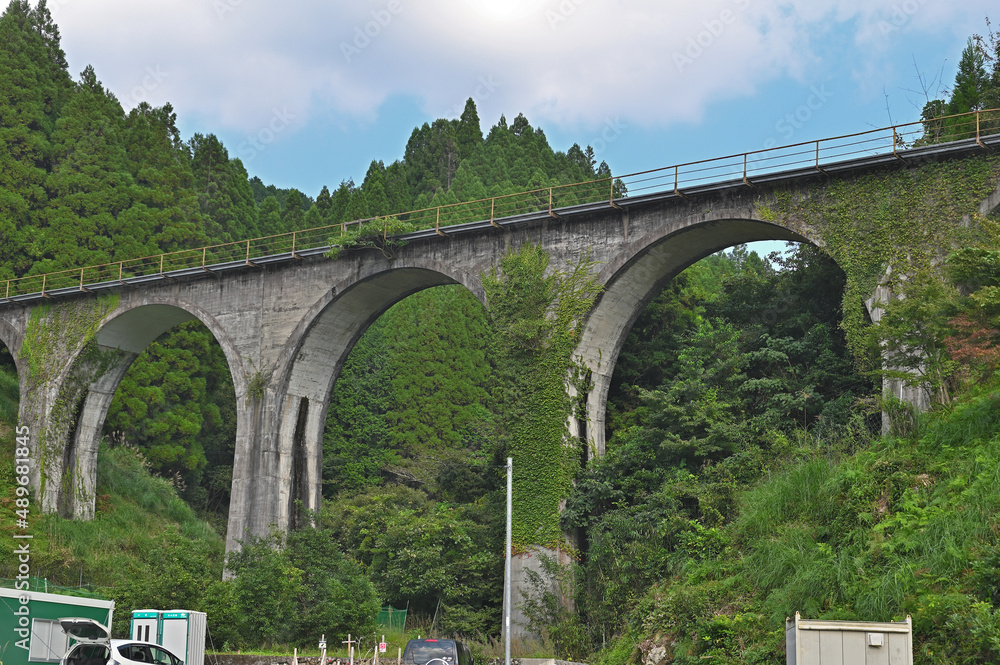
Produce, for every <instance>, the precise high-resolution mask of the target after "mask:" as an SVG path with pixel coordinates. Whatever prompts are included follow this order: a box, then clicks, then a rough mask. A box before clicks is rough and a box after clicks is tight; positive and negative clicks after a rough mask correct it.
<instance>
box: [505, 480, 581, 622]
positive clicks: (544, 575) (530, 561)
mask: <svg viewBox="0 0 1000 665" xmlns="http://www.w3.org/2000/svg"><path fill="white" fill-rule="evenodd" d="M514 473H517V471H516V470H515V471H514ZM570 564H572V558H571V557H570V556H569V555H568V554H566V553H565V552H560V551H559V550H550V549H548V548H544V547H533V548H531V549H529V550H528V551H527V552H523V553H521V554H515V555H514V556H513V557H512V558H511V562H510V578H511V598H510V604H511V611H510V623H511V634H512V635H515V636H518V637H525V636H531V635H533V633H532V632H531V631H530V630H529V628H528V617H527V615H525V613H524V603H525V601H526V600H537V599H538V595H539V594H544V593H553V594H555V595H556V596H557V597H558V598H559V600H560V602H562V603H563V604H564V605H566V606H567V607H572V606H573V596H572V588H570V587H569V586H568V585H564V584H560V580H559V571H560V570H562V571H567V570H569V566H570Z"/></svg>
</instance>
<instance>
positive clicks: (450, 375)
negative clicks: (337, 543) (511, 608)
mask: <svg viewBox="0 0 1000 665" xmlns="http://www.w3.org/2000/svg"><path fill="white" fill-rule="evenodd" d="M403 270H404V271H405V272H401V274H399V275H396V276H390V275H385V276H383V278H382V280H381V283H373V284H371V285H369V286H370V288H366V285H365V284H364V283H362V284H360V285H358V286H357V287H355V288H354V291H355V293H350V292H345V293H343V294H341V295H340V296H339V298H338V299H335V300H331V302H330V303H328V304H327V305H326V306H325V308H324V309H323V311H322V313H321V314H319V315H317V317H316V319H315V323H314V324H313V325H312V326H311V327H310V329H309V331H308V332H307V334H306V338H305V339H304V341H303V344H302V348H301V350H300V351H299V352H298V353H297V354H296V359H295V367H294V368H293V369H292V370H291V371H290V375H289V379H288V391H289V397H288V398H287V400H288V402H287V406H286V414H287V415H286V416H284V417H285V418H286V421H285V422H286V423H290V422H291V420H292V417H293V414H294V419H295V421H296V423H297V424H296V426H295V427H294V430H295V432H296V436H295V437H294V438H293V439H292V441H293V442H294V443H293V446H294V448H293V449H292V450H290V451H288V454H289V455H290V456H291V457H292V458H293V460H298V459H303V457H302V455H301V453H302V452H305V453H307V455H306V457H305V459H306V464H305V468H303V469H301V471H299V472H298V473H299V476H300V477H302V478H303V479H304V480H307V479H308V478H309V477H310V476H309V474H310V471H309V469H308V464H309V463H310V462H309V459H308V455H310V454H315V455H318V456H321V458H322V466H321V468H320V469H319V474H320V475H319V478H318V481H317V482H318V485H317V487H318V488H319V490H320V492H319V497H317V498H316V499H315V501H317V502H323V501H325V502H326V504H327V506H329V507H331V508H330V510H328V511H327V512H326V513H325V518H324V524H325V525H331V524H333V525H334V527H335V528H337V527H344V525H345V524H346V521H349V520H350V519H362V516H364V518H365V519H373V520H374V519H377V520H379V522H380V523H385V524H387V527H386V529H384V530H382V531H381V532H379V533H370V534H369V535H368V536H367V540H366V541H365V543H364V544H362V542H361V541H360V540H358V539H355V540H352V539H354V538H355V537H356V536H357V535H358V534H357V530H356V529H351V528H347V527H345V528H337V531H338V533H341V534H342V537H343V539H344V542H342V543H341V544H342V546H343V547H345V548H347V549H352V550H355V551H358V552H361V553H362V554H360V556H362V557H369V558H370V559H371V560H365V561H364V562H363V563H364V564H365V565H366V566H371V567H372V570H373V573H372V574H373V575H374V576H377V577H378V578H379V579H387V580H393V579H400V575H399V571H400V570H402V569H404V568H405V565H408V564H404V563H402V562H401V563H399V564H394V563H392V562H391V561H389V560H383V559H384V558H378V560H376V557H374V556H373V553H377V552H379V551H381V550H382V548H386V547H388V543H389V542H390V541H393V542H400V540H399V539H403V540H404V541H412V542H413V543H414V544H415V546H417V545H416V543H418V542H419V543H423V544H422V545H419V546H420V547H424V546H429V547H434V546H436V545H437V541H438V540H439V539H441V538H443V539H444V540H447V541H448V542H451V543H452V544H451V545H449V546H448V548H447V551H442V552H441V553H440V556H439V557H437V559H439V560H437V559H436V560H435V561H434V562H433V563H431V562H423V563H421V564H419V565H429V566H440V567H441V568H442V569H447V570H448V571H450V572H449V574H453V575H457V576H467V577H468V578H469V579H478V580H480V582H481V583H477V584H475V585H472V586H473V587H475V589H476V592H475V593H479V592H480V591H481V592H482V594H483V595H482V597H479V596H476V597H474V598H467V597H462V598H457V597H456V598H454V599H449V598H448V597H447V596H446V597H445V604H446V605H450V604H453V603H454V604H457V605H462V606H464V607H463V609H462V610H461V611H457V612H456V614H455V615H454V616H455V617H459V618H460V619H456V620H461V621H466V622H468V621H472V622H473V623H472V624H466V625H482V626H484V627H485V626H487V625H488V620H489V619H490V618H491V617H493V616H494V614H495V612H496V606H495V603H494V602H492V601H493V597H495V588H496V586H498V585H499V580H494V579H493V574H494V573H495V572H497V571H494V570H493V567H488V568H489V569H488V570H483V566H481V565H480V564H478V563H477V557H476V553H477V552H479V551H480V549H481V548H482V547H483V543H484V541H485V540H486V539H487V538H488V537H489V534H490V533H491V530H490V528H489V526H488V524H487V518H486V515H485V513H484V511H482V510H481V508H476V507H475V504H474V499H476V498H481V497H482V496H483V495H485V494H486V492H487V490H488V489H489V488H491V487H492V485H491V479H490V477H489V476H490V474H489V470H488V467H489V464H490V462H491V461H492V458H491V455H492V452H493V451H492V449H491V447H490V446H491V445H492V443H493V442H492V439H491V438H490V436H489V434H488V433H487V432H486V431H485V430H486V428H487V427H488V424H487V420H488V417H487V415H486V409H487V406H488V405H487V402H488V399H489V375H490V364H489V361H488V358H487V347H488V345H489V336H488V334H487V333H486V330H485V326H486V313H485V309H484V307H483V305H482V303H481V302H480V301H479V299H478V298H477V296H476V295H475V293H474V292H473V291H472V290H470V289H469V288H467V287H466V285H464V284H460V283H456V282H455V280H452V279H450V278H448V277H447V276H445V275H442V274H440V273H435V272H433V271H427V270H419V271H418V270H413V269H403ZM362 304H363V305H364V306H365V307H364V308H362V306H361V305H362ZM306 370H309V372H310V374H307V373H306ZM316 413H319V414H320V415H321V417H320V418H318V419H314V414H316ZM304 414H308V415H304ZM285 427H287V431H291V430H292V427H291V426H290V425H286V426H285ZM283 429H284V427H283ZM303 429H304V431H303ZM303 435H304V436H303ZM310 441H312V442H316V443H313V444H310ZM317 443H318V445H316V444H317ZM310 445H314V446H315V449H314V452H311V451H310V448H309V446H310ZM292 464H293V472H294V468H295V467H294V464H295V462H294V461H293V462H292ZM295 493H296V490H294V489H293V490H292V495H294V494H295ZM291 498H292V497H291V496H289V499H291ZM303 505H307V504H305V502H303ZM348 506H350V508H349V509H348V508H347V507H348ZM442 506H447V507H448V509H444V508H443V507H442ZM317 507H318V505H317ZM352 516H353V517H352ZM296 520H298V521H299V522H300V523H301V515H294V514H293V516H292V523H295V521H296ZM430 532H433V533H436V534H438V535H435V536H429V535H427V534H428V533H430ZM446 533H454V534H464V535H463V536H462V537H461V538H459V539H457V540H454V542H452V540H451V539H450V538H449V537H444V536H443V535H442V534H446ZM466 536H468V538H466ZM394 539H395V540H394ZM391 566H394V568H393V570H388V569H387V568H386V567H391ZM477 566H478V568H477ZM497 570H499V569H497ZM393 571H395V572H393ZM403 577H406V575H404V576H403ZM484 577H485V578H486V579H485V580H484ZM494 582H495V584H494ZM385 592H386V594H387V597H386V599H385V600H386V602H388V603H390V604H393V603H395V605H394V606H396V607H401V606H403V605H405V604H406V603H407V602H408V603H409V608H410V611H411V612H415V613H423V614H427V616H428V618H430V616H431V615H432V614H433V612H434V611H435V609H436V603H437V601H438V600H439V594H438V592H436V591H433V590H432V589H431V585H428V587H427V590H426V591H413V590H412V589H411V590H408V591H404V590H402V589H398V588H394V587H393V586H392V584H389V585H388V587H387V588H386V589H385ZM469 594H472V592H469ZM472 595H474V594H472ZM449 600H451V602H449ZM442 611H443V612H444V614H445V616H441V615H439V622H441V625H444V626H447V625H448V622H449V618H448V616H446V615H447V610H444V609H443V608H442Z"/></svg>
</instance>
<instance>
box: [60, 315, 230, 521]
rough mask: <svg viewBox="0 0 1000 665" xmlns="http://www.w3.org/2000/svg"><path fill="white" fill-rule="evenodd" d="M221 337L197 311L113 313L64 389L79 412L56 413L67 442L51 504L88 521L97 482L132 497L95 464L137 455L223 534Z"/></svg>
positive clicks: (226, 413)
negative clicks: (60, 480) (59, 483)
mask: <svg viewBox="0 0 1000 665" xmlns="http://www.w3.org/2000/svg"><path fill="white" fill-rule="evenodd" d="M202 320H204V321H206V323H202ZM213 328H214V331H213ZM218 331H219V327H218V324H217V323H216V322H214V321H213V320H212V319H211V318H210V317H207V316H205V315H204V313H202V312H200V311H198V310H197V308H194V307H191V308H190V310H189V309H187V308H185V307H184V306H178V305H165V304H153V305H139V306H135V307H132V308H129V309H125V310H124V311H117V312H112V313H111V315H110V317H109V319H108V320H107V321H106V322H105V323H104V324H103V325H102V326H101V328H100V329H99V330H98V332H97V335H96V338H95V341H96V345H94V347H95V348H93V349H91V350H90V351H85V352H82V353H80V354H79V355H78V356H77V357H76V358H75V359H74V360H73V361H72V365H71V367H70V369H69V371H68V373H67V378H66V379H65V380H64V381H63V385H62V387H61V390H60V395H61V398H62V399H66V400H67V401H68V403H70V404H73V405H75V408H73V409H70V410H69V411H68V412H67V413H66V414H62V416H60V415H59V414H55V416H54V417H55V418H56V419H58V420H61V421H65V422H61V423H56V425H57V427H59V428H60V429H62V430H63V431H64V432H65V434H64V437H65V438H64V440H65V441H66V446H65V449H64V452H63V455H62V460H61V463H62V470H61V476H62V477H63V478H64V479H68V480H64V482H63V483H62V487H61V488H60V489H61V492H60V496H59V497H58V500H57V502H56V503H57V506H58V509H59V512H60V513H61V514H63V515H65V516H68V517H74V518H83V519H89V518H91V517H93V516H94V515H95V512H96V510H98V509H99V506H98V505H96V504H95V497H96V495H97V483H98V479H99V478H103V480H102V481H101V482H102V483H103V484H104V485H105V486H107V485H108V484H110V485H111V486H116V487H118V488H119V491H128V485H127V483H125V484H121V483H117V482H116V478H115V477H114V476H115V474H114V473H112V472H104V471H100V470H99V469H98V457H99V456H101V457H102V459H105V462H104V463H105V464H111V465H112V466H111V467H109V469H110V468H119V467H121V465H122V463H123V461H122V460H121V459H118V458H119V457H121V456H123V455H124V456H128V455H134V454H136V453H138V454H140V455H141V456H142V458H143V460H144V464H145V466H146V467H147V468H148V469H149V470H150V472H152V473H153V474H154V475H157V476H160V477H163V478H166V479H168V480H170V481H171V483H172V484H173V485H174V486H175V488H176V489H177V491H178V494H179V495H180V496H181V498H183V499H185V500H186V501H187V502H188V504H189V505H191V506H192V508H194V509H195V510H196V511H197V512H198V513H199V514H201V515H204V516H205V517H207V518H208V519H209V521H210V522H212V523H214V524H215V525H216V527H217V528H219V529H220V531H221V530H224V528H225V524H226V520H227V515H226V513H227V511H228V505H227V504H226V500H227V498H228V493H229V488H228V482H226V479H227V478H228V476H229V475H231V472H230V473H229V474H228V475H227V472H226V470H225V469H226V468H230V469H231V465H232V456H233V441H234V439H235V429H236V408H235V392H234V388H233V383H234V380H235V379H234V372H233V371H232V363H231V360H232V358H233V357H234V354H233V352H232V351H231V349H230V350H228V351H227V350H226V347H227V346H230V345H228V344H227V343H226V340H225V339H224V338H223V339H219V333H218ZM102 450H103V452H100V451H102ZM47 471H48V470H47ZM50 473H52V471H50ZM220 479H222V480H221V481H220ZM220 485H225V487H224V488H223V487H220ZM213 492H214V497H213ZM213 498H214V501H215V503H214V505H213V504H212V500H213ZM137 502H139V501H137Z"/></svg>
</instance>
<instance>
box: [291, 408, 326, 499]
mask: <svg viewBox="0 0 1000 665" xmlns="http://www.w3.org/2000/svg"><path fill="white" fill-rule="evenodd" d="M328 408H329V402H328V401H327V400H314V399H310V400H309V411H308V413H307V414H306V419H305V429H304V430H303V432H302V434H303V440H302V450H301V455H302V457H303V459H302V474H301V476H300V478H299V497H298V498H299V500H300V501H302V507H303V508H304V509H306V510H308V511H310V512H313V513H315V512H318V511H319V509H320V508H321V507H322V505H323V432H324V431H326V411H327V409H328Z"/></svg>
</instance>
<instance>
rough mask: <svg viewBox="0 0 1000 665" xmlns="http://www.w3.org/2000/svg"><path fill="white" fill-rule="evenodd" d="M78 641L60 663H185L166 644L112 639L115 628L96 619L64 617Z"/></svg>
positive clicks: (66, 627) (66, 630)
mask: <svg viewBox="0 0 1000 665" xmlns="http://www.w3.org/2000/svg"><path fill="white" fill-rule="evenodd" d="M59 623H60V624H62V627H63V630H64V631H65V632H66V634H67V635H69V636H70V637H71V638H73V639H74V640H76V644H74V645H73V646H71V647H70V649H69V651H67V652H66V655H65V656H63V657H62V660H60V661H59V665H184V661H182V660H181V659H180V658H178V657H177V656H175V655H174V654H172V653H170V652H169V651H167V650H166V649H164V648H163V647H161V646H159V645H156V644H152V643H150V642H142V641H139V640H112V639H110V637H111V631H110V630H108V629H107V628H106V627H105V626H103V625H102V624H99V623H97V622H96V621H94V620H93V619H60V620H59Z"/></svg>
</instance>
